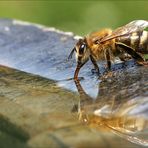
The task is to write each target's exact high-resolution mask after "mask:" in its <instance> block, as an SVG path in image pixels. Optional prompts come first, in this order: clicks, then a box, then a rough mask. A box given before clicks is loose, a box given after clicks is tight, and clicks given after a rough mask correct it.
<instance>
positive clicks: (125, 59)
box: [119, 53, 132, 62]
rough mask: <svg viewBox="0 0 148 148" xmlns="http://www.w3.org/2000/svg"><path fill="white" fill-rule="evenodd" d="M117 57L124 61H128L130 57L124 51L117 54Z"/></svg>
mask: <svg viewBox="0 0 148 148" xmlns="http://www.w3.org/2000/svg"><path fill="white" fill-rule="evenodd" d="M119 58H120V60H121V61H123V62H125V61H128V60H130V59H131V58H132V57H131V56H130V55H129V54H127V53H126V54H125V53H122V54H120V55H119Z"/></svg>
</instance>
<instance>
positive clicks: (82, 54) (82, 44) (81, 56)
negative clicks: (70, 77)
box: [69, 38, 90, 78]
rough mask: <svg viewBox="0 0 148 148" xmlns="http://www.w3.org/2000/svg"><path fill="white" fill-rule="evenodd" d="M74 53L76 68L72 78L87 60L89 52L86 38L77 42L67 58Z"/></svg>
mask: <svg viewBox="0 0 148 148" xmlns="http://www.w3.org/2000/svg"><path fill="white" fill-rule="evenodd" d="M74 52H75V57H76V61H77V68H76V71H75V76H74V77H75V78H76V77H77V76H78V72H79V70H80V68H81V67H82V66H83V65H84V64H85V63H86V62H87V61H88V60H89V56H90V50H89V48H88V44H87V41H86V38H84V39H79V40H78V42H77V43H76V45H75V47H74V48H73V50H72V51H71V53H70V55H69V58H71V57H72V55H73V53H74Z"/></svg>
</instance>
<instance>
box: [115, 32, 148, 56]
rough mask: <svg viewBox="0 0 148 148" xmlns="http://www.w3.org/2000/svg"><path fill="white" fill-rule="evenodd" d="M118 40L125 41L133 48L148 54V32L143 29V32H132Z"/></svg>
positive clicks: (117, 40)
mask: <svg viewBox="0 0 148 148" xmlns="http://www.w3.org/2000/svg"><path fill="white" fill-rule="evenodd" d="M116 42H121V43H124V44H126V45H128V46H130V47H132V48H133V49H135V51H137V52H140V53H143V54H148V32H147V31H142V32H134V33H132V34H129V35H126V36H122V37H118V38H117V39H116Z"/></svg>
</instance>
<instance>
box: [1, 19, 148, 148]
mask: <svg viewBox="0 0 148 148" xmlns="http://www.w3.org/2000/svg"><path fill="white" fill-rule="evenodd" d="M75 42H76V40H75V39H74V37H73V36H72V35H71V34H69V35H67V34H65V33H63V32H60V31H57V30H53V29H52V28H45V27H42V26H39V25H32V24H28V23H23V22H20V21H16V20H6V19H1V20H0V53H1V54H0V64H1V66H0V121H1V122H0V136H1V138H2V139H5V140H6V139H8V141H9V143H10V145H11V143H13V141H15V142H16V147H17V145H18V147H19V146H20V145H21V146H27V147H28V146H29V147H36V146H40V147H41V146H44V147H48V146H50V145H52V146H53V147H80V148H81V147H84V148H85V147H90V146H93V147H118V146H120V147H125V145H126V147H142V146H148V138H147V137H148V76H147V73H148V68H147V67H144V66H137V65H136V63H135V62H134V61H128V62H126V63H116V64H115V65H113V67H112V72H111V73H108V74H106V73H105V68H104V64H105V63H99V64H100V67H101V73H102V75H101V77H98V75H96V74H95V73H92V72H91V69H92V67H93V66H92V64H91V63H90V62H88V63H87V64H86V65H84V67H83V68H82V69H81V71H80V76H82V77H84V79H83V80H81V81H77V82H74V81H73V80H71V78H72V77H73V74H74V70H75V66H76V63H75V59H74V58H73V59H72V60H70V61H67V58H68V55H69V53H70V51H71V49H72V48H73V46H74V44H75ZM7 127H8V128H7ZM11 137H14V138H16V139H13V138H11ZM18 137H19V138H20V137H21V138H20V139H19V138H18ZM5 140H4V141H0V144H1V145H5ZM123 143H124V144H123Z"/></svg>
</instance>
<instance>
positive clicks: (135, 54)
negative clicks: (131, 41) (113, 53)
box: [115, 42, 145, 62]
mask: <svg viewBox="0 0 148 148" xmlns="http://www.w3.org/2000/svg"><path fill="white" fill-rule="evenodd" d="M115 44H116V47H117V48H118V47H119V48H121V49H122V50H124V51H125V52H126V53H128V54H129V55H131V57H132V58H134V59H135V60H137V61H138V62H144V61H145V60H144V57H143V56H142V55H141V54H139V53H138V52H136V51H135V50H134V49H133V48H132V47H130V46H127V45H126V44H123V43H120V42H116V43H115Z"/></svg>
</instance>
